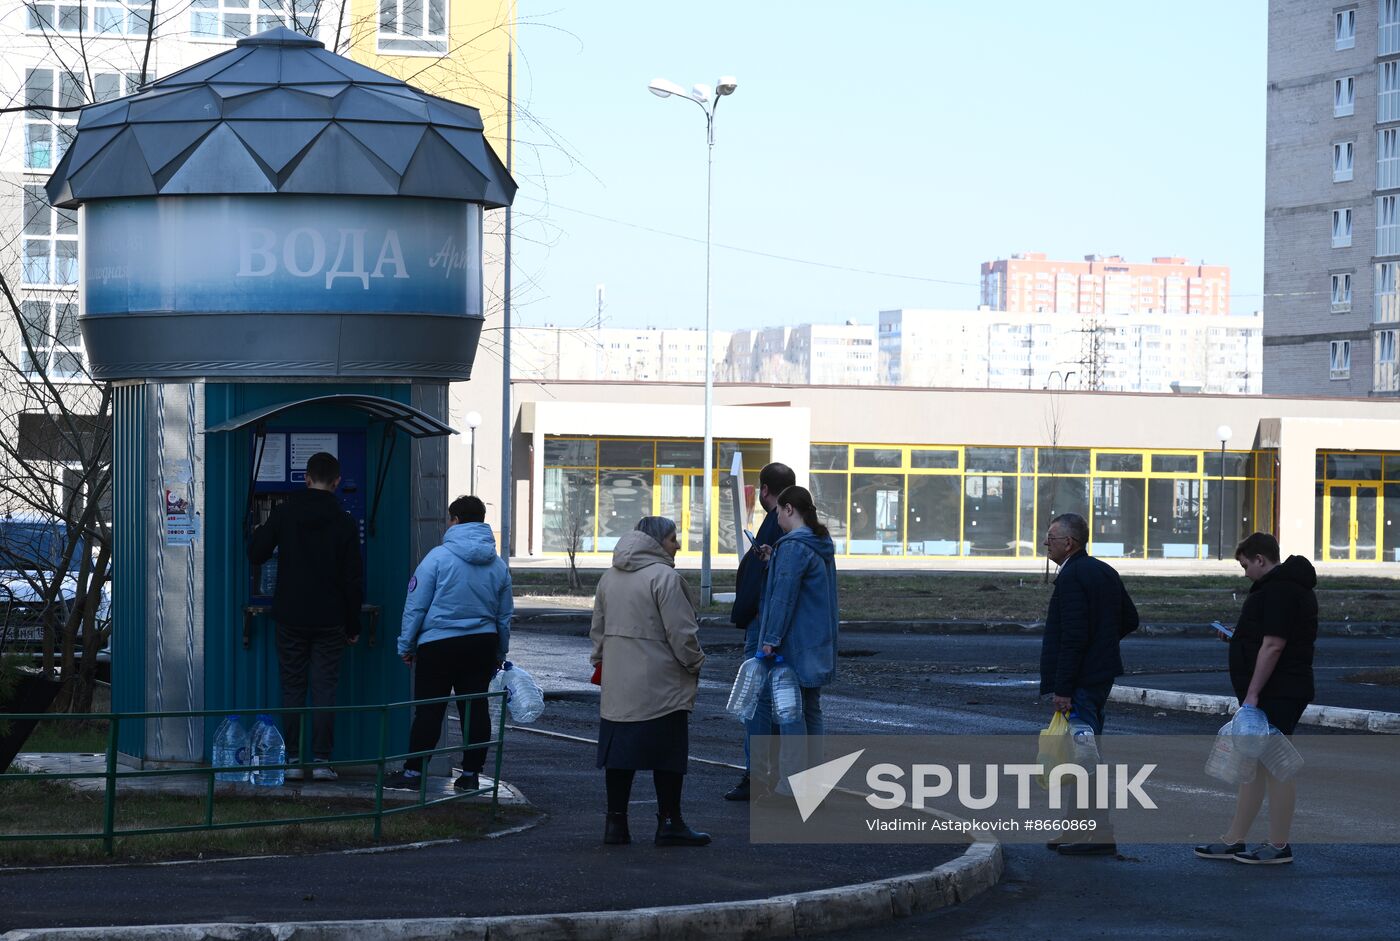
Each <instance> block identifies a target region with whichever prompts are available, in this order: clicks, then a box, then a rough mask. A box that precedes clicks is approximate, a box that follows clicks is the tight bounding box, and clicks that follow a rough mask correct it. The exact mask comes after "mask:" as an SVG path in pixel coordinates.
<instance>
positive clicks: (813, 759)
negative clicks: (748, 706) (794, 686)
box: [747, 686, 826, 787]
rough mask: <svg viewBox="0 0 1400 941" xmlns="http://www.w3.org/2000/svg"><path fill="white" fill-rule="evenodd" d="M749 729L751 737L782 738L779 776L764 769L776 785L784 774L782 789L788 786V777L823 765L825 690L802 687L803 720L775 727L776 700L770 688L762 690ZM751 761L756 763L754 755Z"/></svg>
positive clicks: (779, 751) (779, 748) (814, 687)
mask: <svg viewBox="0 0 1400 941" xmlns="http://www.w3.org/2000/svg"><path fill="white" fill-rule="evenodd" d="M747 728H748V734H749V736H754V735H778V736H780V741H779V746H778V769H779V772H778V774H772V773H771V769H762V770H767V771H768V772H769V776H770V777H771V778H772V783H779V775H781V779H782V786H783V787H786V779H787V776H788V775H790V774H796V773H797V772H799V771H805V770H806V769H808V768H810V767H812V766H813V765H816V764H819V763H820V762H821V740H820V736H822V735H825V734H826V720H825V719H824V718H823V717H822V690H821V687H820V686H804V687H802V718H800V719H798V720H797V721H796V722H789V723H788V724H786V725H779V726H775V725H774V724H773V697H772V695H771V693H770V692H769V689H768V687H767V686H764V687H763V689H762V690H760V691H759V694H758V707H757V708H756V709H755V710H754V715H753V718H752V719H750V720H749V722H748V726H747ZM750 762H752V757H751V756H750ZM764 764H765V765H766V764H767V762H766V761H765V762H764ZM761 773H762V771H761Z"/></svg>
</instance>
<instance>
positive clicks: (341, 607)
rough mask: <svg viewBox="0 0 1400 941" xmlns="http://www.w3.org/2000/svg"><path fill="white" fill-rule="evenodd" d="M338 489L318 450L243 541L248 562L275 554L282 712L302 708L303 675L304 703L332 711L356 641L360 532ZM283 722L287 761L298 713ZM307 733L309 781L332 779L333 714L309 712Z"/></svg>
mask: <svg viewBox="0 0 1400 941" xmlns="http://www.w3.org/2000/svg"><path fill="white" fill-rule="evenodd" d="M338 486H340V462H339V461H337V460H336V459H335V456H334V455H331V454H327V453H326V452H324V451H320V452H318V453H316V454H313V455H311V458H310V459H309V460H308V461H307V462H306V490H304V491H301V492H299V493H294V494H292V495H291V496H290V497H289V498H288V499H287V500H285V501H283V502H282V503H279V504H278V505H277V506H275V507H273V510H272V513H271V515H270V516H269V517H268V519H267V522H265V523H263V524H262V525H261V526H259V527H258V528H257V529H256V530H254V531H253V539H252V541H251V542H250V543H249V544H248V561H250V562H252V563H253V564H254V565H262V564H263V563H264V562H266V561H267V560H268V559H270V558H272V554H273V553H274V552H276V553H277V588H276V590H275V591H274V592H273V595H272V620H273V621H275V622H276V623H277V662H278V666H279V674H280V677H281V681H282V705H283V706H284V707H300V706H303V705H305V704H306V693H307V681H308V677H309V679H310V687H311V704H312V705H313V706H317V707H321V706H334V705H335V690H336V685H337V683H338V682H339V679H340V658H341V655H342V654H343V653H344V652H345V645H346V644H353V643H355V642H356V641H357V640H359V639H360V601H361V597H362V594H363V588H362V584H361V582H362V575H361V571H362V569H361V564H360V533H359V529H358V527H357V526H356V525H355V521H354V519H352V518H351V516H350V514H349V513H347V512H345V510H344V509H342V508H341V506H340V501H339V500H338V499H336V496H335V490H336V488H337V487H338ZM283 719H284V722H283V731H284V735H285V737H286V741H287V756H288V758H289V759H291V760H292V761H295V760H296V756H298V755H300V754H301V750H300V748H301V716H300V715H298V714H295V713H286V714H284V716H283ZM311 728H312V742H311V748H312V753H313V754H314V756H315V759H316V764H315V766H314V767H313V768H312V772H311V776H312V778H314V779H315V780H318V781H333V780H335V778H336V773H335V770H334V769H333V768H331V767H329V766H328V765H326V764H325V762H328V761H330V759H331V752H332V750H333V748H334V745H335V740H334V736H335V715H334V714H333V713H330V712H317V713H316V714H315V716H314V717H313V719H312V723H311ZM303 777H304V775H303V772H302V769H301V768H291V769H289V770H288V771H287V778H288V779H289V780H293V781H299V780H301V779H302V778H303Z"/></svg>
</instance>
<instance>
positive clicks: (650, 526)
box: [637, 516, 676, 545]
mask: <svg viewBox="0 0 1400 941" xmlns="http://www.w3.org/2000/svg"><path fill="white" fill-rule="evenodd" d="M637 531H638V532H643V533H646V534H647V535H648V536H650V537H651V538H652V539H655V540H656V543H657V545H660V544H661V540H663V539H665V538H666V537H667V536H669V535H671V534H672V533H674V532H675V531H676V524H675V521H674V520H670V519H667V518H666V517H664V516H643V517H642V518H641V519H640V520H638V521H637Z"/></svg>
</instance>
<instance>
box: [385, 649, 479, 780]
mask: <svg viewBox="0 0 1400 941" xmlns="http://www.w3.org/2000/svg"><path fill="white" fill-rule="evenodd" d="M498 662H499V661H497V659H496V635H495V633H494V632H493V633H490V634H467V635H466V636H463V637H448V638H446V639H444V640H435V641H432V642H431V643H427V644H422V645H421V646H419V648H418V652H417V655H416V659H415V661H414V672H413V698H414V699H436V698H438V697H439V696H447V695H457V696H461V695H466V694H469V693H484V692H486V687H487V686H488V685H490V683H491V677H492V676H493V675H495V673H496V665H497V663H498ZM446 710H447V703H445V702H440V703H433V704H431V705H427V706H419V707H417V708H416V709H414V710H413V727H412V728H411V729H410V730H409V733H408V750H409V751H426V750H427V749H429V748H433V747H434V746H436V745H437V743H438V733H439V732H440V731H441V730H442V716H443V713H444V712H446ZM457 717H458V718H459V719H460V720H461V722H462V742H463V743H464V744H468V745H469V744H472V743H475V742H489V741H491V710H490V708H489V707H488V706H487V702H486V700H484V699H474V700H471V701H470V702H458V703H457ZM403 766H404V767H405V768H409V769H412V770H414V771H421V770H422V768H423V759H422V758H409V759H407V760H406V761H404V763H403ZM485 767H486V749H485V748H467V749H466V750H465V751H463V752H462V770H463V771H466V772H468V773H471V772H476V773H480V772H481V770H482V769H483V768H485Z"/></svg>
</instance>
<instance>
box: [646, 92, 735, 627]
mask: <svg viewBox="0 0 1400 941" xmlns="http://www.w3.org/2000/svg"><path fill="white" fill-rule="evenodd" d="M738 87H739V82H738V80H737V79H735V78H734V77H733V76H732V75H725V76H721V77H720V79H719V81H717V82H715V87H714V90H713V92H712V91H711V90H710V89H709V88H708V87H706V86H704V85H694V86H692V87H691V90H690V91H689V92H687V91H686V90H685V89H684V88H682V87H681V86H679V85H677V84H676V83H675V82H672V81H670V80H668V79H664V78H657V79H653V80H652V81H651V84H650V85H648V86H647V89H648V90H649V91H650V92H651V93H652V94H653V95H656V96H657V97H658V98H670V97H671V96H672V95H679V96H681V97H682V98H684V99H686V100H688V101H693V102H695V103H696V104H697V105H699V106H700V110H701V111H703V112H704V113H705V144H706V151H705V155H706V156H705V458H704V464H703V467H704V485H703V486H704V501H703V504H702V509H701V515H702V517H703V526H702V528H701V539H702V540H703V541H702V542H701V544H700V603H701V604H703V605H708V604H709V603H710V601H711V599H712V596H713V588H714V586H713V583H712V580H711V577H710V526H711V517H712V512H711V511H712V507H713V495H712V490H713V489H714V485H713V479H712V478H713V477H714V463H715V442H714V430H713V427H712V421H711V419H712V415H713V412H714V392H715V389H714V363H715V360H714V353H713V351H712V350H711V348H710V344H711V342H712V339H713V338H712V336H711V332H710V288H711V273H710V232H711V223H712V219H713V215H714V179H715V111H716V110H717V109H718V108H719V100H720V99H721V98H723V97H724V96H725V95H732V94H734V90H735V89H736V88H738Z"/></svg>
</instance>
